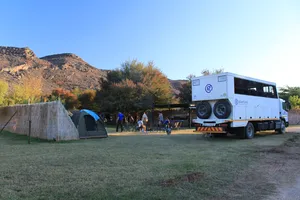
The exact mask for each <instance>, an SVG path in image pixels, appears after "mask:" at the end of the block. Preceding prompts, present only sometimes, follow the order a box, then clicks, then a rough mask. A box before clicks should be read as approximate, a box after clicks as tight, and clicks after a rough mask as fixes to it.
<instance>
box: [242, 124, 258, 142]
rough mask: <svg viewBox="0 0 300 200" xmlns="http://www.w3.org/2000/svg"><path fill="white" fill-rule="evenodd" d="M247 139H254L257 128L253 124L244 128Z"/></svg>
mask: <svg viewBox="0 0 300 200" xmlns="http://www.w3.org/2000/svg"><path fill="white" fill-rule="evenodd" d="M244 131H245V138H246V139H252V138H253V137H254V134H255V128H254V126H253V124H252V123H251V122H248V124H247V126H246V127H245V128H244Z"/></svg>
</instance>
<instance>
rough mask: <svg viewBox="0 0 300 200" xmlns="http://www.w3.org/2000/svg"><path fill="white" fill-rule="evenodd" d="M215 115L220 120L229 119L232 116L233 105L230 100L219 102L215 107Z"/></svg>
mask: <svg viewBox="0 0 300 200" xmlns="http://www.w3.org/2000/svg"><path fill="white" fill-rule="evenodd" d="M214 114H215V116H216V117H217V118H219V119H227V118H228V117H229V115H230V114H231V105H230V103H229V101H228V100H224V99H222V100H219V101H217V103H216V104H215V105H214Z"/></svg>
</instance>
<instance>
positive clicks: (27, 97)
mask: <svg viewBox="0 0 300 200" xmlns="http://www.w3.org/2000/svg"><path fill="white" fill-rule="evenodd" d="M42 87H43V84H42V80H41V79H25V80H23V84H21V85H14V86H13V92H12V94H11V96H10V98H11V99H12V101H13V102H14V103H16V104H23V103H36V102H40V101H41V96H42Z"/></svg>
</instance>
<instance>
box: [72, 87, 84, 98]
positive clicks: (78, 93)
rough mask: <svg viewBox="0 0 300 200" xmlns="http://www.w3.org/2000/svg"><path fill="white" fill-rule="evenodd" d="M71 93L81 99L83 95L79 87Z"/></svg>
mask: <svg viewBox="0 0 300 200" xmlns="http://www.w3.org/2000/svg"><path fill="white" fill-rule="evenodd" d="M71 93H73V94H74V95H76V96H77V97H79V96H80V94H82V91H81V90H80V89H79V88H78V87H76V88H74V89H73V90H72V91H71Z"/></svg>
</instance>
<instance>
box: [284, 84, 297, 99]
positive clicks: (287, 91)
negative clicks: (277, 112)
mask: <svg viewBox="0 0 300 200" xmlns="http://www.w3.org/2000/svg"><path fill="white" fill-rule="evenodd" d="M279 96H280V98H282V99H284V100H288V99H289V98H290V97H291V96H298V97H300V87H289V86H286V87H283V88H280V90H279Z"/></svg>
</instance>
